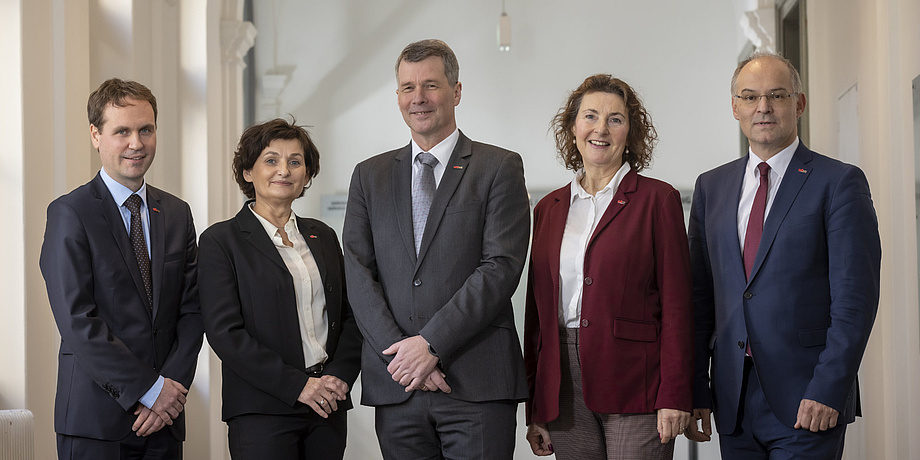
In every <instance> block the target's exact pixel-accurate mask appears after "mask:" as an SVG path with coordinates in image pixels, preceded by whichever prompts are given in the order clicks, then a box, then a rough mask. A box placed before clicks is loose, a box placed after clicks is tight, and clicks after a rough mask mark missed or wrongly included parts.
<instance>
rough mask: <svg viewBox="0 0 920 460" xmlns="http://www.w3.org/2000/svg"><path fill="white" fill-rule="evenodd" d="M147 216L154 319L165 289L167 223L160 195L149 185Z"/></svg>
mask: <svg viewBox="0 0 920 460" xmlns="http://www.w3.org/2000/svg"><path fill="white" fill-rule="evenodd" d="M147 216H148V218H149V222H150V270H151V272H150V273H151V276H152V277H153V279H152V280H151V282H152V283H153V309H152V311H153V317H154V318H156V316H157V306H158V305H159V304H160V288H161V287H163V259H164V257H166V222H165V219H164V217H163V215H162V214H161V213H160V194H159V192H158V191H157V190H156V189H154V188H152V187H151V186H150V185H147ZM138 271H139V270H138Z"/></svg>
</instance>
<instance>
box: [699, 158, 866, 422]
mask: <svg viewBox="0 0 920 460" xmlns="http://www.w3.org/2000/svg"><path fill="white" fill-rule="evenodd" d="M747 161H748V157H747V156H745V157H743V158H739V159H738V160H735V161H733V162H731V163H728V164H726V165H723V166H721V167H718V168H716V169H714V170H712V171H709V172H707V173H704V174H702V175H701V176H700V177H699V179H698V180H697V183H696V189H695V191H694V195H693V206H692V209H691V212H690V229H689V236H690V253H691V263H692V268H693V285H694V286H693V287H694V309H695V323H696V339H695V355H696V373H695V375H696V377H695V382H694V407H697V408H711V409H713V411H714V412H715V417H716V424H717V428H718V430H719V432H721V433H731V432H733V431H734V429H735V426H736V423H737V422H740V421H738V420H736V419H737V413H738V404H739V401H740V398H741V397H742V395H741V383H742V377H743V367H744V359H745V345H746V342H745V341H748V342H749V343H748V344H749V345H750V347H751V354H752V356H753V360H754V366H755V368H756V370H757V375H758V376H759V377H760V381H761V385H762V387H763V392H764V395H765V396H766V398H767V402H768V403H769V405H770V408H771V409H772V411H773V413H774V414H775V415H776V417H777V418H778V419H779V421H780V422H782V423H783V424H785V425H787V426H790V427H792V426H793V425H794V424H795V421H796V415H797V413H798V407H799V403H800V401H801V400H802V399H811V400H815V401H818V402H820V403H822V404H825V405H827V406H830V407H831V408H833V409H836V410H837V411H839V412H840V417H839V418H838V422H841V423H850V422H852V421H853V420H854V418H855V416H856V415H858V412H859V394H858V384H857V379H856V373H857V370H858V369H859V363H860V361H861V360H862V356H863V352H864V351H865V348H866V343H867V341H868V340H869V332H870V331H871V330H872V324H873V322H874V321H875V314H876V311H877V309H878V299H879V272H880V263H881V245H880V242H879V234H878V221H877V219H876V216H875V209H874V207H873V205H872V198H871V196H870V194H869V184H868V182H867V181H866V177H865V175H864V174H863V172H862V171H861V170H860V169H859V168H857V167H856V166H853V165H849V164H846V163H842V162H840V161H837V160H834V159H832V158H828V157H826V156H823V155H820V154H818V153H815V152H812V151H811V150H809V149H808V148H806V147H805V146H804V144H802V143H800V144H799V147H798V149H796V151H795V153H794V154H793V157H792V161H791V163H789V167H788V168H787V170H786V172H785V175H784V176H783V181H782V183H781V184H780V187H779V190H778V191H777V193H776V197H775V198H774V201H773V205H772V208H771V209H770V213H769V215H768V216H767V219H766V221H765V222H764V228H763V237H762V239H761V242H760V246H759V247H758V252H757V257H756V259H755V260H754V267H753V269H752V271H751V277H750V280H745V274H744V266H743V264H742V260H741V249H740V243H739V240H738V230H737V228H738V226H737V213H738V202H739V200H740V196H741V185H742V178H743V175H744V170H745V165H746V163H747ZM710 364H711V369H710ZM710 378H711V380H710Z"/></svg>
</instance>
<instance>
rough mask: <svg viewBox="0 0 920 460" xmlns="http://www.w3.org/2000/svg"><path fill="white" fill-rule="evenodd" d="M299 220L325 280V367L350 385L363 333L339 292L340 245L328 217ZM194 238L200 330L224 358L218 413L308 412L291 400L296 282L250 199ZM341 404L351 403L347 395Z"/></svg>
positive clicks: (297, 340)
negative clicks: (202, 326) (197, 248)
mask: <svg viewBox="0 0 920 460" xmlns="http://www.w3.org/2000/svg"><path fill="white" fill-rule="evenodd" d="M297 225H298V228H299V229H300V233H301V234H303V237H304V239H305V240H306V242H307V246H309V247H310V252H311V253H312V254H313V258H314V259H315V260H316V265H317V266H318V267H319V272H320V276H321V277H322V280H323V285H325V287H326V314H327V317H328V324H329V331H328V339H327V341H326V353H327V354H328V355H329V358H328V360H327V361H326V366H325V369H324V371H323V374H328V375H333V376H335V377H338V378H339V379H341V380H342V381H344V382H345V383H347V384H348V385H349V388H350V387H351V386H352V385H353V384H354V383H355V380H356V379H357V378H358V371H359V370H360V356H361V343H362V338H361V334H360V332H358V327H357V325H356V324H355V319H354V316H352V313H351V307H350V306H349V305H348V297H347V296H346V294H345V272H344V269H343V266H342V265H343V261H342V249H341V246H340V245H339V241H338V238H337V237H336V235H335V231H333V230H332V229H331V228H329V226H327V225H326V224H324V223H322V222H320V221H318V220H316V219H305V218H301V217H298V218H297ZM199 245H200V248H201V254H200V257H199V263H200V267H201V269H200V271H199V277H198V282H199V285H200V290H201V305H202V306H201V310H202V315H203V316H204V323H205V332H206V333H207V336H208V343H210V345H211V348H213V349H214V352H215V353H217V356H219V357H220V359H221V362H222V370H223V411H222V417H223V420H229V419H230V418H232V417H234V416H236V415H241V414H274V415H283V414H296V413H309V412H312V409H311V408H310V406H307V405H305V404H302V403H300V402H298V401H297V397H298V396H299V395H300V392H301V391H302V390H303V387H304V385H306V383H307V379H308V376H307V373H306V370H305V368H304V367H305V363H304V357H303V346H302V342H301V337H300V328H299V326H298V319H297V303H296V300H295V297H294V284H293V283H294V282H293V280H292V278H291V274H290V272H289V271H288V269H287V266H285V264H284V261H283V260H282V258H281V256H280V255H279V254H278V251H277V249H275V246H274V245H273V244H272V241H271V238H269V236H268V235H267V234H266V233H265V229H264V227H262V224H261V223H260V222H259V220H258V219H257V218H256V216H255V215H253V213H252V211H251V210H249V203H246V204H245V205H243V208H242V209H241V210H240V212H238V213H237V214H236V217H234V218H232V219H230V220H226V221H224V222H219V223H216V224H214V225H212V226H211V227H210V228H208V229H207V230H205V231H204V233H202V234H201V238H200V240H199ZM311 364H312V363H311ZM339 407H340V408H343V407H344V409H350V408H351V407H352V403H351V398H350V397H349V398H348V399H347V400H346V401H343V402H341V403H339ZM340 410H341V409H340Z"/></svg>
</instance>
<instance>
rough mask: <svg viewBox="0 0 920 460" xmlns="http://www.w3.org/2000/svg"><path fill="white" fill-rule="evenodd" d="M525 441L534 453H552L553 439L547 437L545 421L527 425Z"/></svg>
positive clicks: (542, 454)
mask: <svg viewBox="0 0 920 460" xmlns="http://www.w3.org/2000/svg"><path fill="white" fill-rule="evenodd" d="M527 442H529V443H530V450H532V451H533V454H534V455H539V456H544V455H552V454H553V441H552V440H551V439H550V438H549V430H547V429H546V424H545V423H531V424H530V425H529V426H528V427H527Z"/></svg>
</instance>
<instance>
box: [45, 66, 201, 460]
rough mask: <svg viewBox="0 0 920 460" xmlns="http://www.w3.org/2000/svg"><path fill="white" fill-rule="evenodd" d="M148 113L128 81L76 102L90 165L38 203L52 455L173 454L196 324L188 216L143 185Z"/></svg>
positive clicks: (151, 134) (146, 101)
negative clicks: (95, 157) (53, 347)
mask: <svg viewBox="0 0 920 460" xmlns="http://www.w3.org/2000/svg"><path fill="white" fill-rule="evenodd" d="M156 108H157V105H156V98H155V97H154V96H153V94H152V93H151V92H150V90H149V89H147V88H146V87H145V86H144V85H141V84H140V83H137V82H132V81H123V80H118V79H111V80H108V81H106V82H104V83H102V85H100V86H99V88H98V89H97V90H96V91H94V92H93V93H92V94H91V95H90V97H89V102H88V103H87V113H88V115H89V122H90V138H91V140H92V143H93V147H95V148H96V149H97V150H98V151H99V156H100V158H101V160H102V170H101V171H99V173H98V174H97V175H96V177H95V178H94V179H93V180H91V181H90V182H88V183H87V184H85V185H83V186H81V187H78V188H77V189H75V190H74V191H72V192H70V193H69V194H67V195H64V196H62V197H60V198H58V199H56V200H54V201H53V202H52V203H51V204H50V205H49V206H48V222H47V226H46V227H45V240H44V243H43V244H42V252H41V262H40V265H41V271H42V276H43V277H44V278H45V284H46V287H47V289H48V299H49V301H50V303H51V310H52V312H53V314H54V320H55V322H56V323H57V326H58V330H59V331H60V333H61V349H60V355H59V361H58V383H57V397H56V399H55V404H54V430H55V432H56V433H57V434H58V438H57V439H58V457H59V458H61V459H65V458H66V459H93V460H100V459H102V460H107V459H125V458H145V459H149V458H157V459H180V458H182V444H181V443H182V441H183V440H184V439H185V422H184V420H185V419H184V417H183V415H184V414H182V411H183V408H184V407H185V402H186V399H185V398H186V393H188V390H187V388H188V387H189V386H190V385H191V383H192V377H193V376H194V374H195V366H196V363H197V358H198V350H199V349H200V348H201V341H202V333H203V331H204V326H203V324H202V320H201V313H200V308H199V304H198V284H197V272H196V265H197V260H198V246H197V245H196V243H195V237H196V234H195V226H194V224H193V223H192V213H191V210H190V208H189V206H188V204H186V203H185V202H184V201H182V200H180V199H179V198H176V197H175V196H173V195H170V194H169V193H166V192H164V191H162V190H159V189H156V188H154V187H152V186H150V185H148V184H147V183H146V182H145V181H144V174H146V172H147V169H149V168H150V164H151V163H152V162H153V157H154V155H155V153H156V115H157V109H156ZM167 425H168V426H169V427H168V429H162V428H164V427H165V426H167Z"/></svg>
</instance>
